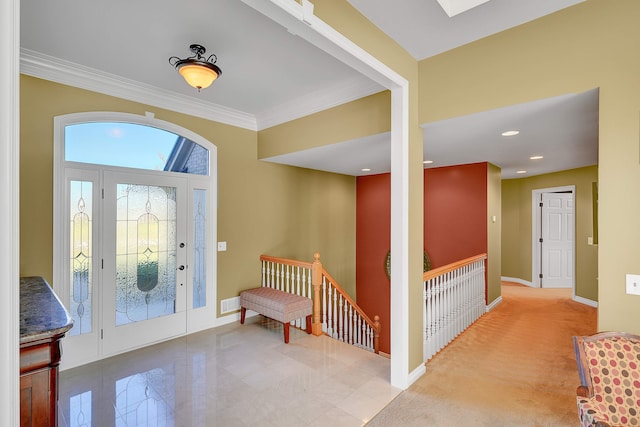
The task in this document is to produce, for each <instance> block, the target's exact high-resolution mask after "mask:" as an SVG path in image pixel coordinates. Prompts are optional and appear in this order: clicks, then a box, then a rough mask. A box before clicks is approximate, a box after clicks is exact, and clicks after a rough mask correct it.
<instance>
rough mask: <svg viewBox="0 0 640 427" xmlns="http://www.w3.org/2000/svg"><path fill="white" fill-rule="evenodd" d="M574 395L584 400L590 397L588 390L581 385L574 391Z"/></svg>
mask: <svg viewBox="0 0 640 427" xmlns="http://www.w3.org/2000/svg"><path fill="white" fill-rule="evenodd" d="M576 395H578V396H580V397H586V398H589V397H591V396H589V389H588V388H587V387H585V386H583V385H580V386H578V388H577V389H576Z"/></svg>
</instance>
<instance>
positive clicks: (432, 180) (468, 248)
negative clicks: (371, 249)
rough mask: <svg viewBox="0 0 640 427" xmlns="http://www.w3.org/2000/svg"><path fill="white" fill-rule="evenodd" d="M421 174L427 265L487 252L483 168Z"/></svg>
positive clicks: (475, 165) (483, 165) (481, 165)
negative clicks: (422, 178)
mask: <svg viewBox="0 0 640 427" xmlns="http://www.w3.org/2000/svg"><path fill="white" fill-rule="evenodd" d="M424 172H425V173H424V246H425V248H426V250H427V253H428V254H429V257H430V258H431V265H432V266H433V267H440V266H443V265H447V264H449V263H452V262H454V261H458V260H461V259H464V258H468V257H470V256H474V255H478V254H481V253H484V252H487V164H486V163H472V164H468V165H460V166H449V167H443V168H433V169H425V171H424ZM356 262H357V260H356ZM356 286H357V282H356Z"/></svg>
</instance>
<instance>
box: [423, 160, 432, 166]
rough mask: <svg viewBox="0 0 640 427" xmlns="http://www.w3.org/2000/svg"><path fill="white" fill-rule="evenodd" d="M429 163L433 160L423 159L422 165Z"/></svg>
mask: <svg viewBox="0 0 640 427" xmlns="http://www.w3.org/2000/svg"><path fill="white" fill-rule="evenodd" d="M431 163H433V160H425V161H424V162H422V164H424V165H430V164H431Z"/></svg>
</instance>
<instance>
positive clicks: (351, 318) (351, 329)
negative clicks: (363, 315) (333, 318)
mask: <svg viewBox="0 0 640 427" xmlns="http://www.w3.org/2000/svg"><path fill="white" fill-rule="evenodd" d="M349 344H351V345H353V306H351V305H350V306H349Z"/></svg>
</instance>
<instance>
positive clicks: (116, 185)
mask: <svg viewBox="0 0 640 427" xmlns="http://www.w3.org/2000/svg"><path fill="white" fill-rule="evenodd" d="M186 188H187V183H186V179H183V178H178V177H174V176H159V175H157V174H154V175H146V174H133V173H126V172H112V171H105V175H104V231H103V262H104V266H103V269H102V270H103V281H102V301H103V311H102V318H103V321H102V325H103V328H102V337H101V338H102V353H103V354H104V355H109V354H115V353H119V352H121V351H124V350H127V349H133V348H137V347H141V346H144V345H147V344H149V343H152V342H156V341H161V340H164V339H167V338H170V337H172V336H178V335H181V334H184V333H185V332H186V300H187V298H186V289H187V255H188V254H187V242H186V239H187V208H186V207H187V203H186V198H187V194H186Z"/></svg>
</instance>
